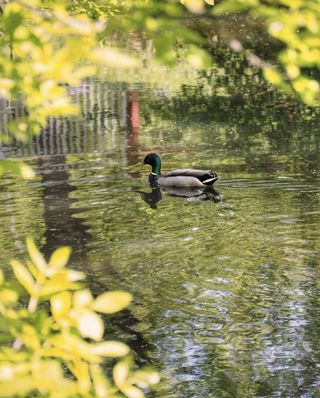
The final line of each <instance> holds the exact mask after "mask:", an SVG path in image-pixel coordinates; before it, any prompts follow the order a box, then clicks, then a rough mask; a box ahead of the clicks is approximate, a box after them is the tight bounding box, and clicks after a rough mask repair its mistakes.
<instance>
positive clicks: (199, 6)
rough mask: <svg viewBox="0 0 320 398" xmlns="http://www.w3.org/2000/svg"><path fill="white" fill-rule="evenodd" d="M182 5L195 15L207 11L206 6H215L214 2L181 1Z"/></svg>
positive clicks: (199, 0) (203, 0) (211, 0)
mask: <svg viewBox="0 0 320 398" xmlns="http://www.w3.org/2000/svg"><path fill="white" fill-rule="evenodd" d="M180 3H181V4H183V5H184V6H186V7H187V8H188V10H189V11H191V12H193V13H195V14H201V13H203V12H204V10H205V5H206V4H209V5H211V6H213V5H214V0H180Z"/></svg>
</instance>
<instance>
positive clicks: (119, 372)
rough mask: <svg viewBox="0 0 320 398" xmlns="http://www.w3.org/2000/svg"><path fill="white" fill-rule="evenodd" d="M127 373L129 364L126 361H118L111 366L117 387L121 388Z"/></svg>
mask: <svg viewBox="0 0 320 398" xmlns="http://www.w3.org/2000/svg"><path fill="white" fill-rule="evenodd" d="M128 375H129V365H128V363H127V362H126V361H120V362H118V363H117V364H116V365H115V366H114V368H113V380H114V382H115V384H116V386H117V387H119V388H120V389H122V387H123V386H124V385H125V384H126V381H127V378H128Z"/></svg>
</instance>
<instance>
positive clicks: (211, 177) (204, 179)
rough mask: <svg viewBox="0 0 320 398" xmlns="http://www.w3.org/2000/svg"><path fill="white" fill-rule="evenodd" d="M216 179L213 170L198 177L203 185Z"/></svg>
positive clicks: (211, 183) (210, 183)
mask: <svg viewBox="0 0 320 398" xmlns="http://www.w3.org/2000/svg"><path fill="white" fill-rule="evenodd" d="M218 179H219V177H218V176H217V174H216V173H214V172H213V171H209V173H206V174H204V175H203V176H201V177H200V178H199V180H200V181H201V182H202V184H204V185H213V184H214V183H215V182H216V181H217V180H218Z"/></svg>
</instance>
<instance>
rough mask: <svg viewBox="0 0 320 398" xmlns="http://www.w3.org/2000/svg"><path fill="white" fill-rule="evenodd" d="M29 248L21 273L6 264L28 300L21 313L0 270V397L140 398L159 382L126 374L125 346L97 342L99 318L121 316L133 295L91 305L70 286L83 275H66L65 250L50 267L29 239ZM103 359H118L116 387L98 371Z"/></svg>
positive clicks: (102, 298)
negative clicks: (1, 343)
mask: <svg viewBox="0 0 320 398" xmlns="http://www.w3.org/2000/svg"><path fill="white" fill-rule="evenodd" d="M27 249H28V252H29V255H30V258H31V262H28V263H27V266H24V265H23V264H22V263H21V262H19V261H17V260H12V261H11V266H12V269H13V273H14V275H15V277H16V279H17V281H18V282H19V283H20V284H21V285H22V286H23V287H24V288H25V289H26V291H27V292H28V293H29V295H30V300H29V303H28V306H27V308H21V306H22V305H23V304H22V303H21V302H20V303H19V304H18V302H17V301H18V294H17V292H16V291H15V290H13V289H10V288H9V287H7V284H6V282H5V281H4V276H3V272H2V271H1V270H0V313H1V316H3V317H4V319H5V322H4V325H7V329H8V330H7V333H8V334H9V336H8V339H9V346H8V347H7V348H3V349H1V350H0V397H8V396H29V395H30V394H35V395H37V394H40V395H41V396H50V397H53V398H58V397H59V398H76V397H77V398H78V397H79V398H81V397H82V398H96V397H98V398H116V397H120V396H126V397H129V398H130V397H131V398H141V397H144V393H143V392H142V390H141V389H143V388H148V387H149V386H150V385H152V384H154V383H155V382H156V381H158V379H159V377H158V375H157V373H155V372H151V371H147V370H146V371H144V370H142V369H141V370H137V371H132V363H131V360H130V359H128V354H129V353H130V349H129V347H128V346H127V345H126V344H125V343H122V342H120V341H113V340H106V341H104V340H102V338H103V337H104V334H105V328H104V320H103V319H102V316H101V315H99V314H97V312H100V313H104V314H112V313H115V312H117V311H120V310H122V309H123V308H125V307H126V306H127V305H128V304H129V303H130V302H131V301H132V296H131V294H129V293H126V292H122V291H114V292H106V293H102V294H100V295H99V296H97V298H94V297H93V296H92V293H91V292H90V290H89V289H81V287H80V286H79V285H78V284H77V283H75V281H77V280H79V279H81V278H83V277H84V274H83V273H81V272H79V271H75V270H71V269H69V268H66V265H67V263H68V260H69V257H70V253H71V250H70V249H69V248H68V247H62V248H59V249H57V250H56V251H54V252H53V254H52V255H51V257H50V261H49V262H48V263H47V261H46V259H45V258H44V257H43V255H42V254H41V252H40V251H39V249H38V248H37V247H36V245H35V243H34V242H33V241H32V240H31V239H27ZM40 300H43V301H45V302H48V301H49V303H50V309H49V306H48V305H44V306H42V308H41V309H39V306H38V304H39V301H40ZM10 345H11V346H10ZM107 358H112V359H118V358H119V359H121V360H120V362H118V364H116V366H115V368H114V371H113V376H114V381H111V380H109V378H108V377H107V376H106V374H105V373H104V370H103V369H104V367H103V366H102V365H103V362H104V361H105V360H106V359H107ZM70 374H72V375H73V378H70ZM120 393H121V394H122V395H119V394H120Z"/></svg>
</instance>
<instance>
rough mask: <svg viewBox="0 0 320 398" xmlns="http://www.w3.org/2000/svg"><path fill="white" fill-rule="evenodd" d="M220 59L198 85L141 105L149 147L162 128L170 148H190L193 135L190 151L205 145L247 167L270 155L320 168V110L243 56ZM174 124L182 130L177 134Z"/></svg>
mask: <svg viewBox="0 0 320 398" xmlns="http://www.w3.org/2000/svg"><path fill="white" fill-rule="evenodd" d="M216 56H217V59H219V62H218V63H217V65H216V66H215V67H214V68H213V69H212V70H211V71H210V72H205V73H203V74H199V76H198V82H197V85H193V86H192V85H185V86H182V88H181V90H180V91H179V92H177V93H175V95H173V96H171V97H167V98H166V100H165V101H163V99H162V98H159V97H155V98H154V99H153V100H152V101H150V100H149V101H148V102H143V103H142V104H141V109H142V116H144V115H146V116H145V118H146V122H145V127H144V128H145V131H148V134H144V135H145V139H148V141H147V142H146V144H147V145H149V146H150V147H152V145H157V143H156V142H155V143H152V142H150V138H152V135H153V133H152V130H154V134H157V131H159V130H161V131H163V133H162V134H163V139H164V141H165V142H166V143H167V145H168V143H169V144H170V143H171V142H172V144H174V143H175V144H176V143H177V140H179V143H180V144H181V145H186V144H187V143H188V137H189V139H190V145H191V147H192V146H193V145H194V144H195V143H196V142H199V143H201V142H203V143H204V144H206V145H210V146H212V147H215V148H216V156H219V153H220V152H222V154H223V155H224V156H225V157H226V156H228V158H229V160H230V158H232V157H234V156H245V157H246V159H247V160H246V163H247V166H248V165H249V164H252V166H253V167H254V163H255V161H256V159H257V156H262V155H268V154H269V155H278V156H279V155H286V156H288V155H290V156H291V157H292V159H291V160H293V159H295V160H296V161H297V165H299V162H300V161H299V159H301V157H304V159H305V161H307V158H308V161H307V164H306V163H305V164H304V166H303V164H302V163H301V164H300V165H299V166H298V167H299V169H300V168H301V169H302V168H306V167H307V168H310V170H312V169H313V168H314V167H315V164H319V162H320V158H319V140H318V136H319V133H318V132H319V110H318V108H312V107H308V106H306V105H304V104H302V103H300V102H298V101H295V100H293V99H290V98H288V97H287V96H285V95H283V94H281V92H279V91H278V90H276V89H274V88H273V87H272V86H271V85H270V84H268V83H267V82H265V80H264V79H263V77H262V75H261V73H260V72H259V71H258V70H256V69H255V68H253V67H250V66H248V65H246V63H245V62H244V60H243V58H242V56H241V55H239V54H231V53H230V51H229V50H226V49H220V50H219V51H218V50H216ZM168 119H170V120H168ZM173 120H174V121H175V123H178V126H180V128H179V129H177V128H175V129H174V131H172V121H173ZM155 126H156V127H155ZM170 126H171V127H170ZM170 128H171V130H170ZM287 161H288V159H287ZM301 171H302V170H301Z"/></svg>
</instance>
